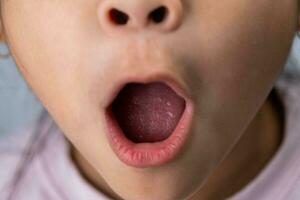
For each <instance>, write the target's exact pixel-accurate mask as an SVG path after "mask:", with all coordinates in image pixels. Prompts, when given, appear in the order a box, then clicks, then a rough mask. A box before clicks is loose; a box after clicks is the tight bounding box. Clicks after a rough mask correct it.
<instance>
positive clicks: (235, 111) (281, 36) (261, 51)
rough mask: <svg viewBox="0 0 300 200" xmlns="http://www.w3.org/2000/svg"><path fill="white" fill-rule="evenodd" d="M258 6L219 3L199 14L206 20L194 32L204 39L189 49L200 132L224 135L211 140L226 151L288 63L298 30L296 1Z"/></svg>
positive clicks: (189, 75)
mask: <svg viewBox="0 0 300 200" xmlns="http://www.w3.org/2000/svg"><path fill="white" fill-rule="evenodd" d="M227 2H228V1H227ZM199 4H200V2H199ZM220 4H222V3H221V2H220ZM236 4H237V5H238V3H236ZM258 4H259V6H253V5H251V4H250V2H249V3H247V4H245V5H244V7H243V8H242V7H241V8H238V9H236V8H235V7H234V6H231V9H230V8H229V9H224V8H227V7H226V5H223V6H224V7H222V5H221V6H220V7H222V8H220V9H219V8H218V7H217V6H216V7H213V8H212V9H211V10H207V11H206V12H203V13H201V14H199V18H200V19H202V22H201V23H199V26H194V27H196V28H195V29H194V31H197V34H198V35H201V37H199V36H198V37H197V39H196V40H195V41H193V42H194V43H195V44H199V45H198V46H197V47H196V48H193V50H192V51H188V53H187V54H189V56H190V55H193V58H194V60H195V62H194V64H192V65H190V66H191V67H190V68H189V72H187V73H186V74H187V75H186V80H188V81H189V82H190V83H189V85H190V86H191V87H193V89H192V91H197V92H194V99H197V105H199V106H198V110H197V113H198V116H199V121H202V122H203V124H205V125H206V127H203V126H202V127H200V125H199V130H200V129H203V130H209V129H210V130H211V131H208V132H209V133H210V136H207V137H210V138H222V139H219V140H215V141H213V142H212V143H218V142H220V143H222V144H215V146H219V147H220V146H223V147H224V148H220V149H223V150H224V149H226V148H227V147H226V148H225V145H228V144H230V143H231V142H232V141H234V139H235V138H236V137H237V134H239V133H241V130H244V128H245V127H246V125H247V124H248V123H249V122H250V120H251V119H252V117H253V116H254V114H255V113H256V112H257V110H258V109H259V108H260V107H261V105H262V103H263V102H264V100H265V98H266V97H267V95H268V93H269V91H270V90H271V88H272V86H273V84H274V82H275V81H276V79H277V77H278V75H279V73H280V72H281V70H282V69H283V67H284V64H285V61H286V59H287V56H288V53H289V50H290V47H291V43H292V39H293V35H294V31H295V24H296V21H297V16H296V13H297V12H296V10H295V8H296V5H295V3H292V1H286V2H285V3H280V4H278V3H277V4H275V5H274V4H273V6H274V7H272V8H266V5H271V4H272V3H270V1H268V2H267V1H261V2H260V3H259V2H258ZM234 9H235V10H234ZM236 10H238V12H237V11H236ZM282 10H285V11H286V12H284V13H287V14H286V15H283V14H282ZM293 10H294V11H295V12H291V11H293ZM216 13H218V14H216ZM216 15H217V16H216ZM279 41H280V42H279ZM195 63H197V64H195ZM212 129H214V130H212ZM225 130H228V132H227V133H226V131H225ZM220 133H222V134H220ZM213 134H215V135H214V136H212V135H213ZM199 137H200V136H199ZM195 141H201V140H200V139H199V140H195ZM221 154H222V153H221Z"/></svg>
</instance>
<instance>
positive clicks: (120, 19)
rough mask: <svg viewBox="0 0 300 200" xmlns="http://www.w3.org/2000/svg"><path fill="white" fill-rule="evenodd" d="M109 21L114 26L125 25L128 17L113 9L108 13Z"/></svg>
mask: <svg viewBox="0 0 300 200" xmlns="http://www.w3.org/2000/svg"><path fill="white" fill-rule="evenodd" d="M109 19H110V20H111V22H113V23H114V24H116V25H126V24H127V22H128V20H129V16H128V15H127V14H126V13H124V12H122V11H120V10H118V9H115V8H113V9H111V10H110V11H109Z"/></svg>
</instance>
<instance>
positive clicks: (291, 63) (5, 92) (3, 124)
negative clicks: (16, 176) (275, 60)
mask: <svg viewBox="0 0 300 200" xmlns="http://www.w3.org/2000/svg"><path fill="white" fill-rule="evenodd" d="M6 51H7V46H6V45H5V44H3V43H2V44H0V53H4V52H6ZM41 67H43V66H41ZM285 73H290V75H292V76H294V75H299V74H300V39H298V38H297V37H295V39H294V43H293V47H292V50H291V52H290V56H289V59H288V61H287V63H286V67H285ZM42 109H43V106H42V105H41V104H40V102H39V101H38V99H37V98H36V97H35V96H34V95H33V94H32V92H31V90H30V88H29V87H28V86H27V84H26V83H25V81H24V80H23V78H22V77H21V75H20V73H19V71H18V70H17V67H16V65H15V62H14V60H13V59H12V58H11V57H10V58H9V59H4V60H0V136H4V135H5V134H9V133H18V132H20V130H21V129H22V128H23V127H24V126H28V125H30V124H31V123H34V121H35V120H36V119H37V117H38V114H39V113H40V111H41V110H42Z"/></svg>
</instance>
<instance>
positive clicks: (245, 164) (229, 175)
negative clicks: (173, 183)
mask: <svg viewBox="0 0 300 200" xmlns="http://www.w3.org/2000/svg"><path fill="white" fill-rule="evenodd" d="M283 121H284V119H283V107H282V105H281V102H280V100H279V98H278V97H277V94H276V92H275V91H274V90H273V91H272V93H271V94H270V96H269V97H268V99H267V101H266V102H265V103H264V104H263V106H262V107H261V109H260V110H259V112H258V113H257V115H256V116H255V118H254V119H253V121H252V122H251V123H250V125H249V126H248V128H247V130H246V132H245V133H244V134H243V136H242V137H241V139H240V140H239V142H238V143H237V144H236V146H235V147H234V148H233V149H232V151H231V153H230V154H229V155H228V157H227V158H226V159H225V160H224V161H223V162H222V163H220V165H219V166H218V167H217V169H216V170H215V171H214V172H213V174H212V175H211V176H210V177H209V178H208V180H207V182H206V184H205V185H204V186H203V188H201V189H200V190H199V191H198V192H197V193H195V194H194V195H193V197H192V198H191V199H189V200H199V199H203V200H216V199H226V198H229V197H230V196H232V195H234V194H235V193H237V192H238V191H240V190H241V189H243V188H244V187H245V186H246V185H248V184H249V183H250V182H251V181H252V180H253V179H254V178H255V177H256V176H257V175H258V174H259V173H260V172H261V170H262V169H263V168H264V167H265V166H266V164H267V163H268V162H269V161H270V160H271V159H272V157H273V156H274V154H275V153H276V152H277V150H278V148H279V146H280V144H281V141H282V136H283V134H282V133H283Z"/></svg>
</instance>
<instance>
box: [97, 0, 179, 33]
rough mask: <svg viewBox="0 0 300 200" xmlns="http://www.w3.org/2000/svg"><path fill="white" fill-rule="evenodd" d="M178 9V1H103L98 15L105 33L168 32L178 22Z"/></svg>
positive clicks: (174, 27)
mask: <svg viewBox="0 0 300 200" xmlns="http://www.w3.org/2000/svg"><path fill="white" fill-rule="evenodd" d="M182 10H183V9H182V2H181V0H103V1H102V2H101V3H100V5H99V7H98V17H99V22H100V25H101V27H102V29H103V30H104V31H105V32H107V33H109V34H112V33H124V31H125V32H130V31H141V30H145V29H152V30H157V31H162V32H170V31H174V30H175V29H177V28H178V27H179V26H180V24H181V23H182V17H183V11H182Z"/></svg>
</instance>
